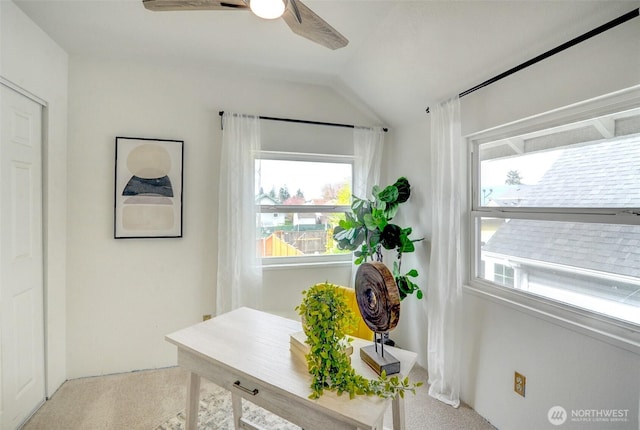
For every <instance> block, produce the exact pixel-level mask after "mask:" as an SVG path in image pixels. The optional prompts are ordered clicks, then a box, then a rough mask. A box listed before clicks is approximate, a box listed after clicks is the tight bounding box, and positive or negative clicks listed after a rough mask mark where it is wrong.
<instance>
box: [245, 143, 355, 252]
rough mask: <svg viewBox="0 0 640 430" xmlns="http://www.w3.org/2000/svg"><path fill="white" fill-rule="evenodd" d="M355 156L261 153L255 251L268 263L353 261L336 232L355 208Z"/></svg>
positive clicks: (256, 191)
mask: <svg viewBox="0 0 640 430" xmlns="http://www.w3.org/2000/svg"><path fill="white" fill-rule="evenodd" d="M352 172H353V157H350V156H326V155H317V154H292V153H283V152H266V151H265V152H263V153H262V154H261V156H260V158H259V159H257V160H256V188H255V193H256V194H255V196H256V203H257V204H258V205H259V208H260V210H259V212H260V213H259V214H258V219H257V226H258V230H259V239H258V244H257V252H258V254H259V255H260V256H261V257H262V258H263V263H264V264H276V263H302V262H310V261H311V262H321V261H336V260H345V261H349V260H350V259H351V253H347V252H345V251H341V250H338V249H337V248H336V247H335V244H334V241H333V228H334V226H336V225H337V224H338V222H339V221H340V219H344V212H345V211H348V210H349V207H350V204H351V187H352V183H353V173H352Z"/></svg>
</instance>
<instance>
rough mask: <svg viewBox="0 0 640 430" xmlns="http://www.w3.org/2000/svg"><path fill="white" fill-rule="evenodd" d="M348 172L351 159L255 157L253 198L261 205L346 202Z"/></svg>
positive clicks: (349, 174)
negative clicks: (334, 160)
mask: <svg viewBox="0 0 640 430" xmlns="http://www.w3.org/2000/svg"><path fill="white" fill-rule="evenodd" d="M351 172H352V166H351V163H329V162H315V161H292V160H264V159H263V160H256V199H258V201H259V204H263V205H267V204H274V205H304V204H309V205H331V206H335V205H349V204H351V183H352V179H351V176H352V173H351Z"/></svg>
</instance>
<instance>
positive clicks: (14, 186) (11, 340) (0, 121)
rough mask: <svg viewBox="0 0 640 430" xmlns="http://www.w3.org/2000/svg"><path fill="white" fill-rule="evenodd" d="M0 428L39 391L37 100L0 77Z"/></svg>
mask: <svg viewBox="0 0 640 430" xmlns="http://www.w3.org/2000/svg"><path fill="white" fill-rule="evenodd" d="M0 108H1V110H0V196H2V198H1V199H0V388H1V390H0V428H1V429H15V428H17V427H18V426H20V425H21V424H22V423H23V422H24V421H25V420H26V419H28V418H29V416H30V415H31V414H32V413H33V411H35V410H36V409H37V408H38V407H39V406H40V405H41V404H42V402H43V401H44V399H45V384H44V317H43V314H44V308H43V269H42V267H43V261H42V249H43V246H42V173H41V172H42V162H41V151H42V149H41V148H42V144H41V119H42V108H41V106H40V105H39V104H38V103H36V102H33V101H32V100H30V99H28V98H26V97H24V96H22V95H20V94H18V93H17V92H15V91H13V90H11V89H9V88H7V87H5V86H3V85H0Z"/></svg>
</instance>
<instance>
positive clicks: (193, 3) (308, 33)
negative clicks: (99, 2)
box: [142, 0, 349, 49]
mask: <svg viewBox="0 0 640 430" xmlns="http://www.w3.org/2000/svg"><path fill="white" fill-rule="evenodd" d="M265 1H266V0H142V3H143V4H144V7H145V8H147V9H149V10H152V11H176V10H234V9H236V10H237V9H251V11H252V12H253V13H255V14H256V15H258V16H260V17H262V18H267V19H273V18H279V17H282V19H284V21H285V22H286V23H287V25H288V26H289V28H291V30H292V31H293V32H294V33H296V34H297V35H299V36H302V37H304V38H307V39H309V40H311V41H313V42H315V43H318V44H320V45H322V46H325V47H327V48H329V49H339V48H343V47H345V46H347V44H348V43H349V40H348V39H347V38H346V37H344V36H343V35H342V34H340V33H339V32H338V31H337V30H336V29H335V28H333V27H331V26H330V25H329V24H328V23H327V22H326V21H325V20H323V19H322V18H320V17H319V16H318V15H317V14H316V13H315V12H313V11H312V10H311V9H309V8H308V7H307V6H305V5H304V4H303V3H302V2H301V1H300V0H270V1H269V3H275V5H276V7H277V8H278V9H279V10H276V12H275V13H269V12H270V11H271V9H268V10H267V13H264V12H263V11H264V9H263V8H261V6H262V5H263V2H265Z"/></svg>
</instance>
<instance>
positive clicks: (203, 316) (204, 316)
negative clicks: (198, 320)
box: [202, 314, 211, 321]
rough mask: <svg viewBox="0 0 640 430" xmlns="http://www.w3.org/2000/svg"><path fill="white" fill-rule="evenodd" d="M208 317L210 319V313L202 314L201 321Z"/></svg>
mask: <svg viewBox="0 0 640 430" xmlns="http://www.w3.org/2000/svg"><path fill="white" fill-rule="evenodd" d="M210 319H211V315H210V314H206V315H202V321H206V320H210Z"/></svg>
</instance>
